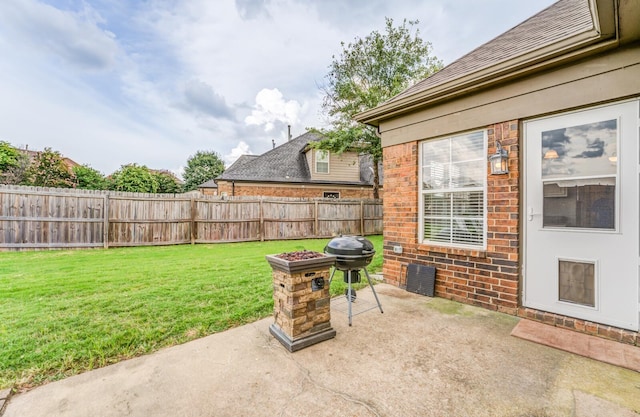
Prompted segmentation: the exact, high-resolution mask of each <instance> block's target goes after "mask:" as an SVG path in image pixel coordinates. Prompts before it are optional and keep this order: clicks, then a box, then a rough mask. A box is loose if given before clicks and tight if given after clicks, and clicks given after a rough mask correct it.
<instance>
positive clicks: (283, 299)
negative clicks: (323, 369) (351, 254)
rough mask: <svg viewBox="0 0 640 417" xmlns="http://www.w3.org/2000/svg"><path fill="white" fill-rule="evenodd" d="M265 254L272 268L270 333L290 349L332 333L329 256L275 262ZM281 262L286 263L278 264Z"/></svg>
mask: <svg viewBox="0 0 640 417" xmlns="http://www.w3.org/2000/svg"><path fill="white" fill-rule="evenodd" d="M269 258H273V256H267V260H269V263H270V264H271V267H272V268H273V304H274V306H273V310H274V311H273V313H274V319H275V320H274V323H273V324H272V325H271V326H270V327H269V331H270V333H271V334H272V335H273V336H274V337H275V338H276V339H278V341H280V343H282V344H283V345H284V346H285V347H286V348H287V349H288V350H289V351H290V352H294V351H296V350H300V349H303V348H305V347H307V346H310V345H313V344H315V343H318V342H322V341H324V340H327V339H331V338H333V337H335V335H336V331H335V330H334V329H333V328H332V327H331V311H330V308H331V307H330V302H329V300H330V294H329V270H330V268H331V265H333V257H329V256H327V257H324V258H319V259H309V260H303V261H289V262H287V261H280V262H279V263H274V262H272V261H271V259H269ZM309 261H314V262H309ZM283 262H286V263H287V265H285V266H282V265H281V264H282V263H283ZM296 263H298V265H296ZM299 263H303V264H304V263H307V265H302V266H300V265H299Z"/></svg>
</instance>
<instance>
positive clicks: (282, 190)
mask: <svg viewBox="0 0 640 417" xmlns="http://www.w3.org/2000/svg"><path fill="white" fill-rule="evenodd" d="M217 184H218V195H223V194H224V193H226V195H229V196H230V195H235V196H273V197H295V198H322V197H323V193H324V192H339V193H340V198H347V199H349V198H373V191H372V189H371V187H359V186H354V187H345V186H342V187H334V186H329V185H323V186H318V185H298V184H284V185H279V184H273V185H270V184H256V183H240V182H236V183H235V186H233V185H232V183H231V182H230V181H218V183H217ZM380 198H382V190H380Z"/></svg>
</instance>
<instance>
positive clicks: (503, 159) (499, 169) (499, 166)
mask: <svg viewBox="0 0 640 417" xmlns="http://www.w3.org/2000/svg"><path fill="white" fill-rule="evenodd" d="M508 162H509V153H508V152H507V150H506V149H504V148H503V147H502V145H500V142H498V141H496V153H494V154H493V155H491V156H490V157H489V165H491V175H501V174H508V173H509V164H508Z"/></svg>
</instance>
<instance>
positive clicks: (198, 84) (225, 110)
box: [184, 80, 232, 118]
mask: <svg viewBox="0 0 640 417" xmlns="http://www.w3.org/2000/svg"><path fill="white" fill-rule="evenodd" d="M184 98H185V103H184V104H185V107H186V108H187V109H189V110H192V111H195V112H196V113H199V114H204V115H206V116H212V117H216V118H231V117H232V111H231V109H230V108H229V107H227V103H225V100H224V97H222V96H221V95H219V94H218V93H216V92H215V91H214V90H213V88H212V87H211V86H210V85H209V84H207V83H205V82H202V81H199V80H191V81H189V82H187V83H186V85H185V87H184Z"/></svg>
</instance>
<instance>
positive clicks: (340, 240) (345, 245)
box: [324, 236, 376, 256]
mask: <svg viewBox="0 0 640 417" xmlns="http://www.w3.org/2000/svg"><path fill="white" fill-rule="evenodd" d="M324 252H325V253H327V254H330V255H337V256H340V255H346V256H367V255H371V254H373V253H375V252H376V251H375V250H374V249H373V243H371V241H370V240H368V239H366V238H364V237H362V236H338V237H335V238H333V239H331V240H330V241H329V243H327V246H325V248H324Z"/></svg>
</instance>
